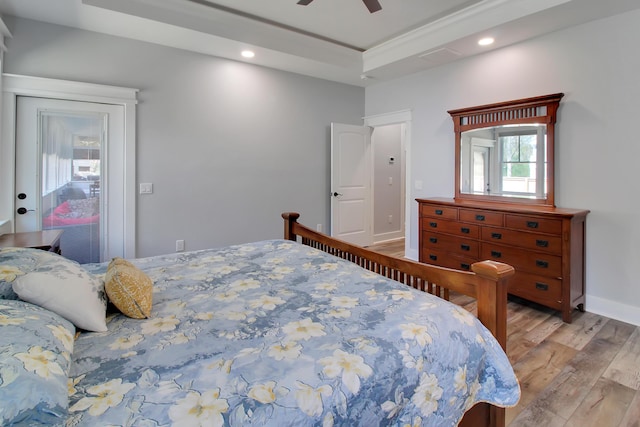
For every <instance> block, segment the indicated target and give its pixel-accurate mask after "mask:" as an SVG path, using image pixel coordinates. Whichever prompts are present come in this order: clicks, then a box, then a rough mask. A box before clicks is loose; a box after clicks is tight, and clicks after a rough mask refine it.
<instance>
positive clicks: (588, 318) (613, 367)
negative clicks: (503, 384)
mask: <svg viewBox="0 0 640 427" xmlns="http://www.w3.org/2000/svg"><path fill="white" fill-rule="evenodd" d="M369 249H373V250H376V251H379V252H382V253H386V254H388V255H393V256H400V257H402V256H404V240H398V241H394V242H389V243H382V244H377V245H373V246H370V247H369ZM452 301H453V302H455V303H456V304H460V305H462V306H464V307H465V308H467V309H468V310H470V311H474V310H475V301H474V300H473V299H471V298H467V297H464V296H455V297H453V298H452ZM588 308H589V306H588V305H587V309H588ZM507 309H508V313H507V322H508V324H507V334H508V338H507V356H508V357H509V360H510V361H511V364H512V365H513V369H514V371H515V373H516V375H517V377H518V379H519V380H520V387H521V389H522V397H521V398H520V402H519V403H518V405H517V406H516V407H514V408H508V409H507V414H506V418H507V426H510V427H521V426H523V427H534V426H535V427H539V426H544V427H640V327H637V326H634V325H630V324H628V323H624V322H620V321H617V320H613V319H609V318H607V317H603V316H599V315H597V314H593V313H589V312H584V313H580V312H575V313H574V315H573V322H572V323H571V324H568V323H564V322H562V319H561V318H560V315H559V314H558V313H557V312H555V311H553V310H551V309H548V308H545V307H542V306H538V305H536V304H534V303H530V302H527V301H524V300H521V299H516V298H510V299H509V304H508V308H507Z"/></svg>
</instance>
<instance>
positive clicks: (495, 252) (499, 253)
mask: <svg viewBox="0 0 640 427" xmlns="http://www.w3.org/2000/svg"><path fill="white" fill-rule="evenodd" d="M491 256H492V257H494V258H502V252H500V251H491Z"/></svg>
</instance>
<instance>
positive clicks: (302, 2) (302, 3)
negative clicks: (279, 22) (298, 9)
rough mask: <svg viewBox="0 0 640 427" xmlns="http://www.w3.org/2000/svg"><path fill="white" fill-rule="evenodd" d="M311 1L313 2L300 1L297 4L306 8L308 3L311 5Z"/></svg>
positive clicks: (309, 0) (308, 0) (307, 0)
mask: <svg viewBox="0 0 640 427" xmlns="http://www.w3.org/2000/svg"><path fill="white" fill-rule="evenodd" d="M312 1H313V0H300V1H299V2H298V4H301V5H303V6H306V5H308V4H309V3H311V2H312Z"/></svg>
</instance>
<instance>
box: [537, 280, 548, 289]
mask: <svg viewBox="0 0 640 427" xmlns="http://www.w3.org/2000/svg"><path fill="white" fill-rule="evenodd" d="M536 289H540V290H541V291H548V290H549V285H547V284H546V283H540V282H536Z"/></svg>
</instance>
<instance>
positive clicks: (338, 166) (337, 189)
mask: <svg viewBox="0 0 640 427" xmlns="http://www.w3.org/2000/svg"><path fill="white" fill-rule="evenodd" d="M371 164H372V161H371V128H369V127H364V126H353V125H345V124H340V123H331V192H332V197H331V235H332V236H334V237H337V238H339V239H342V240H345V241H347V242H349V243H353V244H356V245H361V246H367V245H370V244H371V243H372V240H373V237H372V236H373V230H372V227H371V224H372V204H371Z"/></svg>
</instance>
